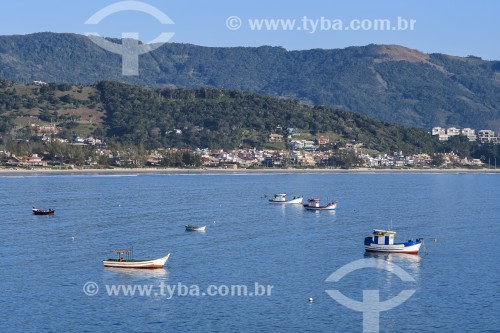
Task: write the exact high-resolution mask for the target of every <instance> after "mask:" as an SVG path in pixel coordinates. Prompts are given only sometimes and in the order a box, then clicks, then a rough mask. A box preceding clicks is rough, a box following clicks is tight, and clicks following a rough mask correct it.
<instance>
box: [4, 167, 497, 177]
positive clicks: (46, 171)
mask: <svg viewBox="0 0 500 333" xmlns="http://www.w3.org/2000/svg"><path fill="white" fill-rule="evenodd" d="M259 173H262V174H268V173H339V174H340V173H396V174H398V173H417V174H418V173H453V174H457V173H461V174H462V173H463V174H486V173H500V169H464V168H454V169H389V168H388V169H373V168H357V169H293V168H290V169H278V168H276V169H223V168H199V169H182V168H112V169H63V170H61V169H50V168H35V169H22V168H0V175H2V176H9V175H13V176H18V175H37V174H38V175H71V174H74V175H82V174H259Z"/></svg>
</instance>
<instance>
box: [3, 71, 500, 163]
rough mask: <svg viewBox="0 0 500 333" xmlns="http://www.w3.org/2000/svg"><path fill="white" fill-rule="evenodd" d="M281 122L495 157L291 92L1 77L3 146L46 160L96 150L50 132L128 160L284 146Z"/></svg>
mask: <svg viewBox="0 0 500 333" xmlns="http://www.w3.org/2000/svg"><path fill="white" fill-rule="evenodd" d="M40 128H43V131H45V132H44V133H40V131H41V129H40ZM287 129H297V130H298V131H300V136H296V137H291V138H288V139H287V141H288V142H290V141H291V140H294V139H296V140H300V139H304V138H307V139H314V138H318V137H319V136H320V135H327V136H328V137H329V138H330V139H331V144H332V145H331V146H329V147H324V148H323V149H334V150H336V149H337V148H339V147H342V146H343V145H344V144H345V143H347V142H353V141H354V142H357V143H362V144H363V146H362V147H363V149H365V150H366V151H370V152H380V153H390V152H393V151H403V152H404V154H415V153H429V154H432V153H436V152H451V151H453V152H456V153H457V154H458V155H459V156H461V157H469V158H471V157H473V158H481V159H482V160H483V161H487V159H488V158H490V159H494V158H496V157H500V156H499V151H498V150H499V149H498V147H499V146H500V145H479V144H478V143H471V142H468V141H466V139H465V138H462V137H455V138H451V139H450V142H448V143H441V142H438V141H437V138H436V137H432V136H431V135H429V133H428V132H427V131H424V130H422V129H417V128H406V127H403V126H401V125H392V124H388V123H384V122H381V121H378V120H375V119H374V118H371V117H368V116H364V115H360V114H357V113H353V112H350V111H346V110H344V109H342V108H335V107H324V106H316V107H310V106H307V105H304V104H303V103H301V102H300V101H297V100H291V99H282V98H276V97H269V96H261V95H257V94H253V93H245V92H239V91H234V90H222V89H212V88H199V89H174V88H164V89H148V88H144V87H141V86H136V85H129V84H125V83H119V82H113V81H102V82H99V83H98V84H96V85H94V86H71V85H68V84H65V83H62V84H55V83H53V84H48V85H19V84H15V83H13V82H9V81H5V80H1V79H0V137H1V138H2V140H3V142H4V143H5V145H6V146H7V148H8V149H12V150H13V151H15V152H16V153H18V154H28V153H30V152H33V153H40V154H42V153H44V152H46V151H48V152H49V155H50V156H51V158H52V159H53V160H58V159H59V160H61V161H62V162H64V163H72V162H74V161H78V163H81V161H82V160H86V159H87V158H89V156H91V155H92V154H95V151H87V152H82V151H81V150H79V148H78V147H74V146H71V145H67V144H62V143H59V142H52V143H49V141H51V140H48V141H47V142H46V143H44V142H43V141H42V134H43V136H45V137H47V136H48V137H50V138H51V139H61V140H64V139H65V140H68V141H70V142H72V141H73V140H74V139H75V138H76V137H77V136H80V137H86V136H88V135H93V136H94V137H96V138H99V139H101V140H103V141H104V142H106V143H108V144H109V145H110V146H112V147H115V148H116V149H117V151H126V152H128V153H127V154H128V157H127V159H126V160H129V161H135V162H131V163H138V162H137V161H138V160H140V158H139V156H140V157H141V158H143V156H144V155H145V154H144V152H145V151H146V150H153V149H158V148H170V147H172V148H188V150H189V151H190V150H191V149H194V148H209V149H218V148H223V149H226V150H230V149H233V148H236V147H242V148H263V147H266V146H270V147H271V146H275V147H282V148H284V147H286V146H285V143H274V144H271V143H268V137H269V134H271V133H277V134H282V135H283V136H284V137H285V138H287V135H288V131H287ZM53 130H54V132H52V131H53ZM52 141H53V140H52ZM176 154H177V153H174V154H173V155H171V158H170V162H168V163H169V165H179V164H182V163H184V164H186V165H191V164H193V163H192V161H191V160H190V158H191V155H189V154H188V155H186V156H184V155H183V154H184V153H180V154H177V155H176ZM165 161H166V160H165ZM165 161H164V163H167V162H165ZM162 163H163V162H162Z"/></svg>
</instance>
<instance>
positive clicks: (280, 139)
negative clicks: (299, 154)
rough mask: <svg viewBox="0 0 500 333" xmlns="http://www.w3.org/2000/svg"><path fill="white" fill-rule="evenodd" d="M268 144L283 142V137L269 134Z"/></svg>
mask: <svg viewBox="0 0 500 333" xmlns="http://www.w3.org/2000/svg"><path fill="white" fill-rule="evenodd" d="M268 139H269V142H283V135H281V134H275V133H271V134H269V138H268Z"/></svg>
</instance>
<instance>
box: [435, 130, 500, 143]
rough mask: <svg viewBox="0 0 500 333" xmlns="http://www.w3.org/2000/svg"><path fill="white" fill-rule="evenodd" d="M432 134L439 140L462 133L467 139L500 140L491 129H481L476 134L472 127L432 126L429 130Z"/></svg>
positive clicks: (494, 141) (493, 141) (481, 140)
mask: <svg viewBox="0 0 500 333" xmlns="http://www.w3.org/2000/svg"><path fill="white" fill-rule="evenodd" d="M431 134H432V135H437V136H438V137H439V141H448V139H449V138H450V137H452V136H458V135H463V136H466V137H467V139H469V141H471V142H473V141H480V142H490V143H497V142H500V138H499V137H498V135H497V134H496V133H495V131H493V130H489V129H483V130H480V131H479V132H478V134H477V135H476V131H475V130H474V129H472V128H462V129H460V128H456V127H449V128H441V127H433V128H432V131H431Z"/></svg>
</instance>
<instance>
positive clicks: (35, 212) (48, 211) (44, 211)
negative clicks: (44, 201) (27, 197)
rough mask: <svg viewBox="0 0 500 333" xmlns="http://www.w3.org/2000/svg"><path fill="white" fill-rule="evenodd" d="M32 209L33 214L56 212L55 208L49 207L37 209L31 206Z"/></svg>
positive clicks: (51, 213)
mask: <svg viewBox="0 0 500 333" xmlns="http://www.w3.org/2000/svg"><path fill="white" fill-rule="evenodd" d="M32 211H33V214H35V215H54V213H55V212H56V211H55V210H53V209H50V208H49V209H48V210H43V209H38V208H35V207H33V209H32Z"/></svg>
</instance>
